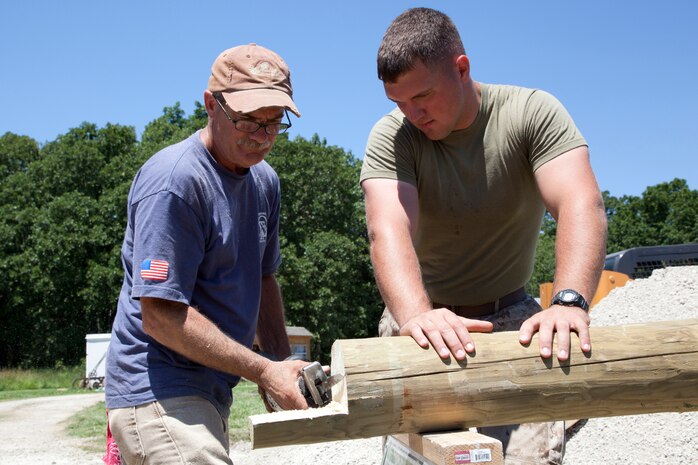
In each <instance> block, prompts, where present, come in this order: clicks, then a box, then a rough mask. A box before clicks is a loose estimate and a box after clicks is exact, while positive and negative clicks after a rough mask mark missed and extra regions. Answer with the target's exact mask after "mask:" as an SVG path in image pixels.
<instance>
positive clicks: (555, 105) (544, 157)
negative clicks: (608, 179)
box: [524, 90, 587, 171]
mask: <svg viewBox="0 0 698 465" xmlns="http://www.w3.org/2000/svg"><path fill="white" fill-rule="evenodd" d="M524 114H525V115H526V124H525V132H526V136H527V137H526V138H527V140H528V146H529V153H528V156H529V161H530V163H531V166H532V168H533V171H535V170H537V169H538V168H540V167H541V166H543V165H544V164H545V163H547V162H549V161H550V160H552V159H554V158H555V157H557V156H559V155H562V154H563V153H565V152H567V151H569V150H572V149H574V148H577V147H581V146H584V145H587V142H586V140H585V139H584V137H583V136H582V134H581V132H580V131H579V129H577V126H576V125H575V124H574V121H573V120H572V117H571V116H570V114H569V113H568V112H567V110H566V109H565V107H564V106H563V105H562V104H561V103H560V102H559V101H558V100H557V99H556V98H555V97H553V96H552V95H551V94H549V93H547V92H545V91H542V90H536V91H534V92H533V93H532V94H531V96H530V97H529V98H528V99H527V101H526V108H525V111H524Z"/></svg>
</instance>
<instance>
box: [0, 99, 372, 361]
mask: <svg viewBox="0 0 698 465" xmlns="http://www.w3.org/2000/svg"><path fill="white" fill-rule="evenodd" d="M206 119H207V115H206V111H205V109H204V107H203V106H201V105H200V104H198V103H197V104H196V107H195V109H194V112H193V113H192V114H191V115H190V116H188V117H187V116H186V115H185V113H184V111H183V110H182V109H181V108H180V105H179V103H177V104H175V105H174V106H173V107H168V108H165V109H164V110H163V114H162V115H161V116H160V117H158V118H157V119H155V120H153V121H152V122H151V123H149V124H148V125H147V126H146V128H145V130H144V132H143V134H142V136H141V140H140V141H138V139H137V137H136V133H135V130H134V129H133V128H132V127H127V126H120V125H113V124H108V125H106V126H105V127H103V128H98V127H97V126H95V125H94V124H90V123H83V124H82V125H80V126H79V127H77V128H73V129H71V130H69V131H68V132H67V133H65V134H63V135H61V136H59V137H57V138H56V139H55V140H54V141H51V142H48V143H46V144H45V145H43V146H42V147H40V146H39V144H37V143H36V141H34V140H33V139H31V138H29V137H25V136H17V135H14V134H11V133H6V134H5V135H3V136H2V137H1V138H0V272H2V275H3V279H2V280H0V319H1V321H3V324H2V325H0V366H23V367H29V366H34V367H37V366H54V365H56V364H59V365H61V364H76V363H78V362H79V360H81V358H82V357H84V347H85V335H86V334H88V333H102V332H109V331H110V328H111V322H112V320H113V317H114V313H115V308H116V301H117V297H118V293H119V290H120V288H121V283H122V279H123V275H122V268H121V260H120V249H121V242H122V240H123V234H124V229H125V227H126V197H127V195H128V191H129V188H130V185H131V181H132V180H133V177H134V175H135V173H136V171H137V170H138V168H139V167H140V166H141V165H142V164H143V162H144V161H145V160H147V159H148V158H149V157H150V156H152V155H153V154H154V153H155V152H157V151H158V150H160V149H161V148H163V147H165V146H167V145H170V144H172V143H175V142H178V141H180V140H182V139H184V138H186V137H188V136H189V135H190V134H191V133H193V132H194V131H196V130H197V129H199V128H201V127H203V126H204V125H205V124H206ZM269 161H270V163H271V164H272V165H273V166H274V167H275V169H276V170H277V172H278V173H279V177H280V179H281V183H282V192H283V193H282V196H283V201H282V218H281V241H282V255H283V260H284V261H283V264H282V268H281V270H280V273H279V281H280V282H281V283H282V286H283V292H284V296H285V302H286V306H287V319H288V322H289V323H290V324H293V325H299V326H305V327H306V328H307V329H308V330H310V331H311V332H313V333H314V334H315V335H316V336H317V337H316V338H315V343H316V346H315V351H314V352H315V354H318V355H324V356H325V359H326V356H327V355H328V354H329V348H330V346H331V344H332V342H333V341H334V340H335V339H336V338H338V337H362V336H368V335H374V334H375V330H374V328H375V327H376V324H377V313H378V312H379V311H380V309H381V305H380V298H379V296H378V293H377V291H376V290H375V286H374V285H373V277H372V275H371V269H370V262H369V259H368V251H367V245H366V238H365V226H364V218H363V207H362V199H361V195H360V191H359V188H358V172H359V171H358V170H359V167H358V162H357V160H355V159H354V158H353V157H351V156H350V155H347V154H346V153H345V152H344V151H343V150H342V149H340V148H338V147H331V146H328V145H327V144H326V143H325V142H324V141H321V140H320V139H319V137H317V136H315V137H313V138H312V140H310V141H308V140H305V139H303V138H297V139H296V140H294V141H289V140H288V138H286V137H285V136H282V137H279V139H278V141H277V144H276V145H275V147H274V150H273V152H272V154H270V156H269Z"/></svg>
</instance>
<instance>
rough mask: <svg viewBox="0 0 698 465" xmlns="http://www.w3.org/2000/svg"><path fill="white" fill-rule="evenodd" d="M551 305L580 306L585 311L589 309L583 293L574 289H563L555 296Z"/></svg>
mask: <svg viewBox="0 0 698 465" xmlns="http://www.w3.org/2000/svg"><path fill="white" fill-rule="evenodd" d="M550 303H551V305H564V306H566V307H579V308H581V309H582V310H584V311H587V310H589V304H588V303H587V301H586V300H584V297H582V295H581V294H580V293H579V292H577V291H575V290H574V289H563V290H561V291H560V292H558V293H557V294H555V297H553V300H552V301H551V302H550Z"/></svg>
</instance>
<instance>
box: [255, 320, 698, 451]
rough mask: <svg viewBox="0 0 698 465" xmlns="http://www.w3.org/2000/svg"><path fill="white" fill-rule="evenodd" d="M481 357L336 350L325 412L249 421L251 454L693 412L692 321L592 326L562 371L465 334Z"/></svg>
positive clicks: (399, 347) (398, 348)
mask: <svg viewBox="0 0 698 465" xmlns="http://www.w3.org/2000/svg"><path fill="white" fill-rule="evenodd" d="M472 336H473V339H474V341H475V344H476V348H477V353H475V354H473V355H468V356H467V358H466V360H465V361H463V362H458V361H456V360H455V359H453V358H451V359H447V360H445V361H444V360H442V359H440V358H439V357H438V355H437V354H436V352H435V351H434V350H433V349H432V348H429V349H422V348H421V347H419V346H418V345H417V344H416V343H415V342H414V340H413V339H412V338H410V337H390V338H366V339H347V340H337V341H336V342H335V343H334V344H333V346H332V365H331V372H332V374H336V373H343V374H344V380H343V381H342V382H341V383H339V384H338V385H336V386H334V388H333V392H332V395H333V402H332V403H331V404H330V405H328V406H326V407H323V408H317V409H309V410H294V411H286V412H275V413H270V414H264V415H254V416H251V417H250V432H251V440H252V448H253V449H254V448H260V447H271V446H282V445H290V444H309V443H315V442H325V441H333V440H341V439H358V438H368V437H374V436H382V435H388V434H397V433H419V432H434V431H444V430H457V429H467V428H469V427H472V426H492V425H504V424H513V423H527V422H537V421H552V420H569V419H575V418H595V417H608V416H619V415H635V414H644V413H656V412H685V411H698V319H691V320H683V321H666V322H655V323H650V324H642V325H628V326H608V327H592V328H591V341H592V351H591V353H589V354H585V353H583V352H582V351H581V350H580V349H579V341H578V339H577V338H576V336H575V335H573V336H572V350H571V354H570V358H569V360H568V361H566V362H559V361H558V360H557V358H555V357H553V358H549V359H542V358H541V357H540V356H539V352H538V339H537V336H536V337H534V339H533V341H532V343H531V344H530V345H529V346H523V345H521V344H520V343H519V342H518V331H511V332H501V333H493V334H475V333H474V334H473V335H472Z"/></svg>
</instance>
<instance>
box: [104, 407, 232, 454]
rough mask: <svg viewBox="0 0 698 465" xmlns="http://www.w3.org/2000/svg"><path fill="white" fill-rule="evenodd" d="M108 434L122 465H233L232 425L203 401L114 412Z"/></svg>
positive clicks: (110, 416)
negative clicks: (230, 453)
mask: <svg viewBox="0 0 698 465" xmlns="http://www.w3.org/2000/svg"><path fill="white" fill-rule="evenodd" d="M109 428H110V429H111V431H112V435H113V436H114V440H115V441H116V444H117V445H118V446H119V451H120V452H121V462H122V464H123V465H175V464H177V465H179V464H181V465H184V464H186V465H233V461H232V460H231V458H230V456H229V455H228V454H229V452H230V445H229V441H228V419H227V418H222V417H221V415H220V414H219V413H218V411H217V410H216V408H215V407H214V406H213V405H212V404H211V403H210V402H209V401H207V400H205V399H203V398H201V397H196V396H185V397H173V398H171V399H163V400H161V401H157V402H150V403H147V404H143V405H138V406H136V407H127V408H119V409H110V410H109Z"/></svg>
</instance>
